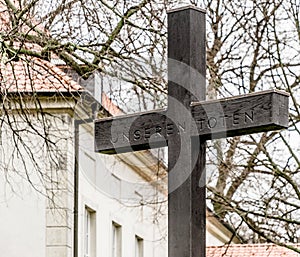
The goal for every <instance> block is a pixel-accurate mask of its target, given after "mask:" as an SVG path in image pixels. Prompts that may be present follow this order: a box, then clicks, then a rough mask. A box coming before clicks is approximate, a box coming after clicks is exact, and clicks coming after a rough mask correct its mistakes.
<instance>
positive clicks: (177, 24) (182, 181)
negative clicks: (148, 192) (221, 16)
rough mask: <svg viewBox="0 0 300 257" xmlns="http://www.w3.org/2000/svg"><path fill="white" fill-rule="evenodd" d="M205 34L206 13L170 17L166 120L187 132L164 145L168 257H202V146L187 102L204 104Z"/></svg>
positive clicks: (192, 11)
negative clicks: (178, 125)
mask: <svg viewBox="0 0 300 257" xmlns="http://www.w3.org/2000/svg"><path fill="white" fill-rule="evenodd" d="M205 35H206V30H205V11H204V10H201V9H198V8H194V7H187V8H180V9H176V10H172V11H171V12H169V13H168V80H169V82H168V91H169V95H168V111H167V116H168V117H169V118H170V119H172V120H173V121H174V122H175V124H184V125H183V127H185V131H183V132H182V133H181V134H180V135H178V136H174V137H171V138H170V139H169V141H168V147H169V149H168V153H169V154H168V166H169V178H168V181H169V182H168V190H169V196H168V201H169V202H168V212H169V213H168V255H169V257H204V256H205V231H206V222H205V218H206V215H205V214H206V204H205V199H206V194H205V149H206V143H205V142H202V141H201V139H199V138H198V137H197V138H195V137H194V138H191V136H190V132H189V131H191V130H190V129H191V127H192V126H193V124H192V123H193V121H192V119H191V117H188V115H189V113H190V104H191V102H192V101H199V100H205V90H206V86H205V70H206V51H205V49H206V47H205V40H206V39H205V38H206V36H205ZM185 132H186V133H185ZM174 134H178V133H177V132H176V131H175V132H174ZM200 178H202V183H200ZM203 178H204V180H203Z"/></svg>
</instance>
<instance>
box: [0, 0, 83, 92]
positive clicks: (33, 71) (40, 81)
mask: <svg viewBox="0 0 300 257" xmlns="http://www.w3.org/2000/svg"><path fill="white" fill-rule="evenodd" d="M11 15H12V14H11V13H10V12H9V11H8V9H7V7H6V5H5V2H4V0H0V29H1V31H2V32H5V33H6V34H11V33H13V30H12V29H11V22H10V16H11ZM29 19H30V18H29ZM38 27H39V29H41V27H40V26H38ZM22 30H24V33H27V32H28V33H33V34H34V32H31V29H30V28H29V27H27V26H26V24H23V25H22V26H21V31H22ZM45 33H47V32H45ZM4 43H6V44H8V43H9V42H4ZM20 46H22V48H24V49H30V50H32V51H38V52H39V51H41V48H40V46H38V45H37V44H32V43H25V44H24V43H22V42H18V39H16V41H15V42H14V45H13V47H14V49H17V50H18V49H19V47H20ZM82 89H83V88H82V87H81V86H80V85H78V84H77V83H76V82H74V81H73V80H72V79H71V77H69V76H67V75H66V74H65V73H64V72H63V71H62V70H61V69H59V68H58V67H56V66H55V65H54V64H53V63H51V62H49V61H46V60H41V59H39V58H36V57H31V56H26V55H20V56H19V57H18V59H17V58H14V56H12V53H8V52H6V51H1V53H0V90H1V92H2V93H4V92H22V93H23V92H71V91H78V90H82Z"/></svg>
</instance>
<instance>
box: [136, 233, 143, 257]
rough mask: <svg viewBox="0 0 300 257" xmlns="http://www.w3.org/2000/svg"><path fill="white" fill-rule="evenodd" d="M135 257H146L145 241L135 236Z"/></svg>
mask: <svg viewBox="0 0 300 257" xmlns="http://www.w3.org/2000/svg"><path fill="white" fill-rule="evenodd" d="M135 257H144V239H143V238H141V237H139V236H137V235H135Z"/></svg>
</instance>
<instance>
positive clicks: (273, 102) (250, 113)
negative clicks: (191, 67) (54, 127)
mask: <svg viewBox="0 0 300 257" xmlns="http://www.w3.org/2000/svg"><path fill="white" fill-rule="evenodd" d="M288 98H289V96H288V94H287V93H285V92H281V91H277V90H271V91H265V92H260V93H253V94H248V95H243V96H238V97H232V98H227V99H222V100H215V101H205V102H199V103H193V104H192V105H191V115H192V125H193V126H192V129H191V131H190V130H189V131H187V123H188V122H189V121H188V120H187V119H188V118H189V117H184V118H185V120H184V119H182V121H181V122H178V123H177V124H175V123H174V122H173V121H172V120H170V119H169V118H168V117H169V115H168V112H167V110H158V111H155V112H153V111H151V112H145V113H141V114H139V115H129V116H124V117H122V116H121V117H116V118H109V119H103V120H98V121H96V122H95V147H96V149H95V150H96V151H97V152H102V153H110V154H114V153H121V152H127V151H132V150H134V151H136V150H145V149H149V148H150V147H151V148H155V147H162V146H166V145H167V143H168V140H169V139H170V138H171V137H174V136H176V135H178V134H179V135H180V134H186V133H189V134H190V135H191V136H201V137H203V138H205V139H215V138H223V137H232V136H238V135H245V134H251V133H257V132H264V131H269V130H277V129H282V128H286V127H287V126H288Z"/></svg>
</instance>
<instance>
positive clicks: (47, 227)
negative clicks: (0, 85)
mask: <svg viewBox="0 0 300 257" xmlns="http://www.w3.org/2000/svg"><path fill="white" fill-rule="evenodd" d="M55 115H57V117H58V119H56V120H55V121H53V120H52V119H53V117H49V119H50V120H49V122H50V123H52V122H53V124H51V126H49V127H48V129H49V135H51V139H53V140H57V143H56V144H55V146H54V147H53V149H52V150H53V152H52V154H53V153H54V155H52V157H53V156H55V154H56V147H59V148H60V150H59V151H57V159H56V160H55V161H58V160H59V158H61V157H63V159H62V160H59V161H58V162H57V163H58V166H53V165H51V161H50V159H51V158H49V159H47V158H46V156H49V152H47V151H46V149H45V147H44V142H43V140H42V139H41V138H40V137H38V136H36V132H34V131H32V130H31V128H30V126H28V124H27V123H26V122H24V120H23V119H22V118H20V117H18V115H15V119H16V121H17V122H16V125H15V126H16V128H17V129H20V130H21V129H24V132H23V133H22V134H21V139H19V140H13V137H12V133H11V129H10V128H8V127H7V126H5V124H4V126H2V128H1V137H0V138H1V140H0V169H1V170H0V172H1V174H0V256H6V257H19V256H22V257H27V256H28V257H71V247H72V224H73V223H72V219H70V214H72V212H73V193H72V191H71V190H72V178H73V175H72V174H73V171H74V155H73V152H74V151H73V149H74V145H73V143H72V138H73V135H72V129H73V124H72V120H71V119H70V116H69V115H67V114H59V113H58V112H56V113H55ZM28 117H29V119H30V120H31V122H32V124H33V126H35V128H36V129H37V130H39V129H41V131H42V130H43V127H42V124H39V121H38V120H37V119H36V115H30V114H28ZM65 118H66V120H65ZM50 123H49V125H50ZM46 126H47V124H46ZM31 132H32V133H31ZM21 140H22V141H23V142H24V143H25V144H26V146H28V148H24V147H23V146H22V142H21ZM16 145H17V146H18V148H19V150H16V147H15V146H16ZM29 152H30V153H29ZM28 153H29V154H28ZM30 154H32V155H33V156H34V157H36V165H38V168H37V166H36V167H35V164H34V163H33V162H32V161H31V160H30ZM51 160H53V159H51ZM24 163H25V164H26V168H24ZM39 173H41V174H43V176H40V175H39ZM28 180H30V183H29V182H28ZM50 180H52V181H55V182H56V183H53V184H51V183H50ZM52 193H53V194H52ZM45 195H48V197H50V198H51V200H49V198H46V197H45Z"/></svg>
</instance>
